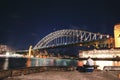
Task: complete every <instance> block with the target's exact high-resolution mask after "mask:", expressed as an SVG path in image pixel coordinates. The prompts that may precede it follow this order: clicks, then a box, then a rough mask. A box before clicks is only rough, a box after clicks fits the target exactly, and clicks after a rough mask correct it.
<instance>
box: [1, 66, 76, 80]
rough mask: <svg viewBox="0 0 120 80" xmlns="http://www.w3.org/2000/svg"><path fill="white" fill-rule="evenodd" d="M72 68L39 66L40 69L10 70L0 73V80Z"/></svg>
mask: <svg viewBox="0 0 120 80" xmlns="http://www.w3.org/2000/svg"><path fill="white" fill-rule="evenodd" d="M73 70H75V68H74V67H73V66H40V67H26V68H19V69H11V70H2V71H0V80H1V79H3V78H7V77H13V76H21V75H27V74H31V73H38V72H43V71H73Z"/></svg>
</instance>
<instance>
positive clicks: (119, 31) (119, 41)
mask: <svg viewBox="0 0 120 80" xmlns="http://www.w3.org/2000/svg"><path fill="white" fill-rule="evenodd" d="M114 38H115V47H116V48H120V24H118V25H115V27H114Z"/></svg>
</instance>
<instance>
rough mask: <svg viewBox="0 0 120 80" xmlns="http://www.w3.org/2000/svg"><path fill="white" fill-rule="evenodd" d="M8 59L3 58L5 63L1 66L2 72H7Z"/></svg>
mask: <svg viewBox="0 0 120 80" xmlns="http://www.w3.org/2000/svg"><path fill="white" fill-rule="evenodd" d="M8 61H9V58H7V57H6V58H5V62H4V65H3V70H7V69H8V65H9V62H8Z"/></svg>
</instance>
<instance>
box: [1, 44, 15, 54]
mask: <svg viewBox="0 0 120 80" xmlns="http://www.w3.org/2000/svg"><path fill="white" fill-rule="evenodd" d="M7 51H13V49H12V48H11V47H10V46H8V45H0V54H3V53H4V52H7Z"/></svg>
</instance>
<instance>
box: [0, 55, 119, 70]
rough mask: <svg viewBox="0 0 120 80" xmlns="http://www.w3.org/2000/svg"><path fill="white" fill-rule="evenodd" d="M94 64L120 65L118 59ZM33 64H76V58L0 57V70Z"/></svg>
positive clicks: (97, 61) (101, 67)
mask: <svg viewBox="0 0 120 80" xmlns="http://www.w3.org/2000/svg"><path fill="white" fill-rule="evenodd" d="M83 63H84V64H85V63H86V60H83ZM94 64H95V65H99V67H98V69H101V70H103V67H104V66H120V61H106V60H105V61H104V60H95V61H94ZM34 66H77V60H74V59H58V58H18V57H15V58H7V57H4V58H3V57H2V58H0V70H7V69H14V68H22V67H34Z"/></svg>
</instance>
